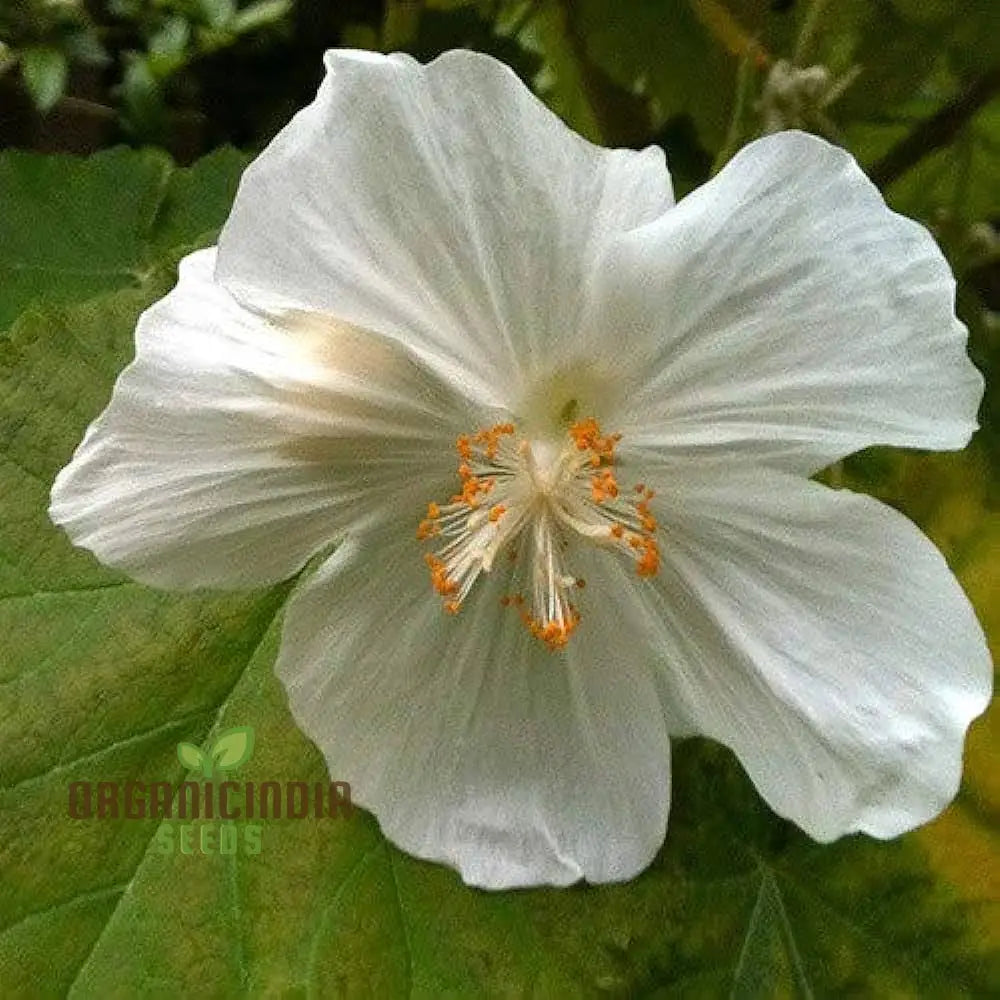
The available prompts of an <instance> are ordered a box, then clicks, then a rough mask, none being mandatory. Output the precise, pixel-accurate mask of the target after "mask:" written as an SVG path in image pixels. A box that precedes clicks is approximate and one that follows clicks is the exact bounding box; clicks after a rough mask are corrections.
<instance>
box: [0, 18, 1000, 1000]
mask: <svg viewBox="0 0 1000 1000" xmlns="http://www.w3.org/2000/svg"><path fill="white" fill-rule="evenodd" d="M338 45H346V46H354V47H366V48H372V49H382V50H386V51H389V50H397V49H402V50H405V51H408V52H411V53H413V54H414V55H416V56H418V57H420V58H422V59H428V58H431V57H433V56H434V55H435V54H437V53H438V52H441V51H443V50H445V49H448V48H453V47H468V48H473V49H479V50H482V51H486V52H489V53H491V54H493V55H495V56H497V57H498V58H500V59H502V60H503V61H504V62H506V63H507V64H509V65H510V66H512V67H513V68H514V69H515V71H516V72H517V73H518V74H520V76H521V77H522V78H523V79H524V80H525V81H526V82H527V83H528V84H529V85H530V86H532V87H533V88H534V90H535V91H536V93H538V94H539V95H540V96H541V97H542V99H543V100H545V101H546V102H547V103H548V104H549V105H550V106H551V107H552V108H553V109H554V110H555V111H556V112H557V113H558V114H559V115H560V116H561V117H562V118H563V119H564V120H566V121H567V122H568V123H569V124H570V125H571V126H572V127H573V128H575V129H577V130H578V131H579V132H581V133H583V134H584V135H585V136H587V137H588V138H590V139H592V140H594V141H596V142H600V143H603V144H607V145H628V146H643V145H646V144H648V143H658V144H660V145H661V146H662V147H663V148H664V149H665V151H666V153H667V157H668V162H669V164H670V168H671V172H672V174H673V177H674V182H675V186H676V188H677V191H678V194H684V193H685V192H687V191H689V190H690V189H691V188H692V187H694V186H696V185H698V184H700V183H703V182H704V181H705V180H706V179H708V178H709V177H710V176H711V175H712V173H713V171H714V170H717V169H718V168H719V167H720V166H721V165H722V164H724V163H725V161H726V160H727V159H728V158H729V156H731V155H732V153H733V152H735V151H736V150H737V149H738V148H739V147H740V146H741V145H742V144H744V143H746V142H747V141H749V140H751V139H753V138H754V137H756V136H758V135H761V134H763V133H764V132H767V131H772V130H776V129H780V128H786V127H799V128H806V129H809V130H812V131H815V132H818V133H820V134H823V135H825V136H827V137H828V138H830V139H832V140H833V141H835V142H839V143H841V144H843V145H844V146H846V147H847V148H848V149H849V150H851V151H852V152H853V153H854V155H855V156H856V157H857V158H858V160H859V161H860V162H861V164H862V166H863V167H864V168H865V169H866V170H867V171H868V173H869V174H870V176H872V178H873V179H874V180H875V181H876V183H878V184H879V186H880V187H881V189H882V190H883V192H884V194H885V195H886V198H887V199H888V201H889V203H890V204H891V205H892V206H893V207H894V208H896V209H897V210H899V211H901V212H903V213H905V214H907V215H911V216H913V217H915V218H918V219H920V220H921V221H922V222H923V223H924V224H925V225H927V226H928V227H929V228H930V229H931V230H932V232H933V233H934V234H935V236H936V237H937V239H938V241H939V242H940V244H941V246H942V247H943V249H944V251H945V253H946V254H947V256H948V258H949V260H950V261H951V264H952V266H953V268H954V270H955V273H956V277H957V281H958V285H957V288H958V291H957V301H958V309H959V313H960V315H961V316H962V318H963V319H964V321H965V322H966V323H967V324H968V326H969V329H970V350H971V352H972V354H973V357H974V359H975V361H976V363H977V364H978V365H979V366H980V368H981V369H982V370H983V371H984V373H985V374H986V376H987V393H986V398H985V400H984V403H983V409H982V413H981V423H982V425H983V429H982V430H981V432H980V433H979V434H978V435H977V437H976V439H975V440H974V442H973V444H972V446H971V447H970V448H969V449H967V450H966V451H965V452H963V453H961V454H949V455H924V454H919V453H902V452H897V451H891V450H885V449H873V450H871V451H869V452H865V453H863V454H861V455H858V456H854V457H852V458H850V459H848V460H846V461H845V462H844V463H842V465H841V466H839V467H837V468H835V469H832V470H829V472H828V473H827V478H828V480H830V481H831V482H833V483H835V484H839V485H847V486H852V487H855V488H859V489H863V490H865V491H867V492H870V493H873V494H874V495H876V496H878V497H880V498H881V499H883V500H885V501H886V502H888V503H891V504H893V505H894V506H896V507H898V508H899V509H901V510H903V511H904V512H905V513H907V514H908V515H909V516H910V517H912V518H913V519H914V520H915V521H917V522H918V523H919V524H920V525H921V527H922V528H923V529H924V530H925V531H926V532H927V533H928V534H929V535H930V536H931V537H932V538H933V539H934V541H935V542H936V543H937V544H938V545H939V546H940V547H941V549H942V551H943V552H944V553H945V555H946V557H947V558H948V560H949V562H950V564H951V566H952V567H953V569H954V570H955V571H956V573H957V574H958V575H959V577H960V579H961V580H962V583H963V585H964V586H965V588H966V590H967V592H968V593H969V595H970V597H971V599H972V600H973V603H974V604H975V606H976V609H977V612H978V613H979V616H980V619H981V620H982V622H983V624H984V627H985V628H986V630H987V633H988V634H989V636H990V639H991V643H992V647H993V650H994V655H995V656H996V653H997V652H998V650H1000V499H998V498H1000V491H998V488H1000V390H998V382H1000V379H998V377H997V376H998V373H1000V234H998V227H1000V98H998V95H1000V3H998V2H997V0H423V2H421V0H385V2H382V0H341V2H336V0H106V2H99V0H0V146H3V147H8V148H7V150H6V151H4V152H2V153H0V498H3V501H4V503H5V504H7V508H6V509H5V517H4V519H2V520H0V634H3V635H6V636H10V637H15V638H12V639H10V640H9V643H8V646H7V648H6V649H5V650H4V656H3V657H0V870H2V872H3V880H2V881H0V984H2V985H0V993H3V994H4V995H5V996H7V995H9V996H16V997H20V996H26V997H35V996H64V995H66V994H67V993H69V994H71V995H74V996H95V997H101V998H102V1000H103V998H105V997H109V996H138V995H143V996H144V995H156V996H160V995H162V996H202V995H205V996H223V997H225V996H235V995H245V994H255V995H256V994H259V995H268V996H279V995H280V996H322V995H334V996H341V995H356V996H367V995H379V996H396V995H409V994H411V993H413V994H417V995H427V996H444V995H449V996H480V995H482V996H493V995H509V996H522V995H533V996H555V997H560V996H590V995H605V996H606V995H612V996H656V997H666V996H680V997H687V996H706V997H714V996H726V995H733V996H739V997H766V996H789V997H791V996H794V997H808V996H878V997H883V996H889V997H896V996H905V997H911V996H912V997H938V996H942V997H945V996H988V995H1000V865H998V859H1000V779H998V775H1000V768H998V762H1000V713H998V712H997V710H996V709H995V708H994V709H993V710H991V711H990V712H989V713H987V715H986V716H985V717H984V718H982V719H980V720H979V721H978V722H977V723H976V724H975V725H974V727H973V729H972V732H971V735H970V739H969V744H968V750H967V760H966V773H965V777H964V780H963V785H962V790H961V792H960V794H959V797H958V799H957V801H956V803H955V804H954V805H953V806H952V808H950V809H949V810H948V811H947V812H946V813H945V814H944V815H943V816H942V817H941V818H940V819H938V820H937V821H936V822H934V823H932V824H930V825H929V826H927V827H926V828H924V829H922V830H920V831H917V832H916V833H914V834H912V835H910V836H908V837H904V838H901V840H899V841H897V842H894V843H893V844H888V845H886V844H878V843H875V842H873V841H869V840H867V839H866V838H847V839H846V840H845V841H842V842H840V843H839V844H837V845H835V846H832V847H824V848H818V847H816V846H815V845H812V844H810V843H809V842H808V840H807V838H804V837H803V836H802V835H801V834H799V833H798V832H797V831H795V830H794V829H792V828H791V827H789V826H788V825H787V824H784V823H782V822H781V821H780V820H778V819H777V818H776V817H774V816H773V815H771V814H770V813H769V812H768V811H767V810H766V808H765V807H764V806H763V805H762V804H761V803H760V801H759V799H758V798H757V796H756V795H755V793H754V792H753V790H752V787H751V786H749V784H748V782H747V781H746V779H745V778H744V777H743V776H742V774H741V773H740V771H739V769H738V768H737V767H736V766H735V765H734V764H733V762H732V760H731V758H730V757H729V756H728V755H727V754H725V753H723V752H721V751H719V750H718V749H717V748H711V747H706V746H704V745H702V744H700V743H699V742H697V741H693V742H691V743H687V744H685V745H683V746H681V747H680V749H679V752H678V754H677V759H676V774H675V781H674V789H675V806H674V809H673V811H672V814H671V826H670V831H669V833H668V838H667V844H666V846H665V848H664V851H663V852H662V853H661V856H660V857H659V858H658V859H657V862H656V864H655V865H654V866H653V868H651V869H650V871H649V872H647V873H646V874H644V875H643V876H642V877H641V878H639V879H637V880H636V881H635V882H634V883H631V884H629V885H627V886H620V887H602V888H600V889H587V890H583V889H581V890H573V891H571V892H562V893H559V892H545V891H537V892H531V893H519V894H512V895H504V896H502V897H497V896H486V895H484V894H480V893H474V892H472V891H470V890H466V889H464V887H462V886H461V885H460V884H459V883H458V880H457V879H456V878H455V876H454V875H453V874H452V873H450V872H446V871H444V870H443V869H438V868H435V867H433V866H426V865H422V864H421V863H419V862H415V861H413V860H412V859H409V858H406V857H405V856H402V855H400V854H399V853H398V852H396V851H394V849H392V848H391V847H390V846H388V845H386V844H385V843H384V842H382V841H381V840H380V838H379V835H378V832H377V828H376V827H375V825H374V824H373V823H371V822H370V821H368V820H366V819H362V820H361V821H359V823H358V824H354V825H351V826H350V827H345V828H344V829H343V830H341V829H340V828H338V830H337V832H336V834H335V835H334V834H332V833H330V832H329V831H327V830H325V829H320V828H319V827H318V826H315V825H313V824H305V823H304V824H299V825H298V826H295V825H294V824H293V826H292V827H287V826H286V827H281V826H280V824H277V825H275V828H274V830H273V831H272V830H270V829H269V830H267V831H265V834H266V836H265V841H266V842H269V843H271V845H272V847H271V849H270V851H269V853H268V854H267V857H266V859H265V858H263V857H262V858H261V859H258V860H259V863H258V864H255V865H251V864H249V862H248V863H246V864H245V865H244V866H243V870H242V871H241V872H240V871H237V872H236V873H235V874H234V872H233V871H232V870H231V869H230V868H229V867H227V865H228V863H227V862H226V860H225V859H220V858H218V857H216V858H204V857H203V858H174V859H158V858H156V857H155V856H153V855H151V854H150V852H149V849H148V848H149V843H150V839H151V837H152V834H153V832H154V830H155V824H153V826H152V827H150V826H149V825H148V824H142V823H135V822H133V823H131V824H127V823H123V824H115V825H110V828H109V826H108V825H106V826H105V827H99V826H92V827H87V828H84V827H83V826H79V825H78V826H76V827H71V825H68V824H67V823H66V821H65V819H64V818H63V817H64V808H65V807H64V801H63V794H64V783H65V780H67V777H68V776H75V777H76V778H78V779H81V780H132V779H134V778H136V777H137V776H139V777H140V780H141V777H142V776H143V775H145V776H146V779H147V780H148V779H149V778H153V779H155V780H159V779H160V778H164V777H166V776H168V775H173V778H174V780H180V779H181V778H182V777H183V775H182V773H181V772H180V771H179V770H178V769H177V763H176V758H175V756H174V747H175V744H176V742H177V741H178V740H179V739H185V740H191V741H194V742H198V741H199V740H201V739H206V740H207V739H209V738H210V736H211V732H212V731H213V728H217V727H218V726H220V725H221V726H225V725H238V724H245V723H247V724H253V725H255V726H256V728H257V732H258V740H259V744H260V747H261V751H260V757H261V760H260V761H259V762H258V763H259V768H260V770H259V772H258V775H257V776H260V775H263V776H264V777H266V778H267V779H271V780H279V779H282V778H291V779H300V778H303V777H307V776H312V778H313V779H314V780H320V779H321V778H322V777H323V775H324V773H325V772H324V767H323V764H322V761H321V760H320V759H319V758H318V756H317V754H316V752H315V749H314V748H312V747H310V746H309V745H307V743H306V741H304V740H303V739H302V737H301V736H300V735H298V734H297V732H296V730H295V728H294V725H293V724H292V722H291V720H290V717H289V716H288V713H287V708H286V706H285V703H284V699H283V695H282V693H281V691H280V689H279V687H278V685H277V683H276V681H275V680H274V678H273V676H272V675H271V662H272V660H273V655H274V649H275V645H276V640H277V630H276V626H275V625H274V620H275V615H276V614H277V613H278V611H280V606H281V604H282V603H283V601H284V598H285V596H286V594H287V591H286V590H285V589H282V588H278V590H276V591H274V592H271V593H269V594H264V595H253V596H251V597H240V598H236V597H234V598H226V599H221V598H219V599H217V598H214V597H212V598H204V599H202V598H200V597H184V598H180V597H174V596H170V595H162V594H158V593H156V592H152V591H148V590H146V589H145V588H141V587H138V586H137V585H134V584H131V583H128V582H127V581H123V580H122V579H121V578H120V577H117V576H116V575H115V574H112V573H109V572H107V571H105V570H103V569H102V568H100V567H97V566H96V565H95V564H94V563H93V562H92V561H91V560H89V557H87V556H86V555H85V554H82V553H80V552H77V551H74V550H72V549H71V548H70V547H69V546H68V544H67V543H66V541H65V539H64V538H63V537H62V536H61V535H59V534H58V533H57V532H55V530H54V529H53V528H52V527H51V525H50V524H49V523H48V521H47V518H46V515H45V507H46V503H47V494H48V486H49V484H50V483H51V480H52V477H53V476H54V474H55V472H56V471H57V470H58V469H59V468H60V466H61V465H62V464H63V463H64V462H65V461H66V459H67V458H68V456H69V454H70V453H71V451H72V448H73V447H74V446H75V444H76V443H77V442H78V441H79V438H80V435H81V434H82V432H83V429H84V428H85V426H86V425H87V423H88V422H89V420H91V419H93V417H94V416H96V415H97V413H98V412H99V411H100V409H101V407H102V406H103V405H104V402H105V401H106V399H107V396H108V394H109V392H110V387H111V383H112V381H113V378H114V377H115V375H116V374H117V372H118V371H119V370H120V368H121V366H122V365H123V364H124V363H125V362H126V361H127V360H128V359H129V357H130V354H131V350H132V347H131V339H132V331H133V328H134V323H135V318H136V316H137V315H138V313H139V311H140V310H141V309H142V308H143V307H144V306H145V305H147V304H148V303H149V302H151V301H153V300H154V299H155V298H156V297H157V296H159V295H161V294H163V292H164V291H165V290H166V289H167V288H168V287H169V286H170V284H171V283H172V281H173V277H174V266H175V263H176V260H177V258H178V257H179V256H180V255H181V254H182V253H183V252H184V251H186V250H189V249H191V248H192V247H194V246H198V245H204V244H205V243H208V242H211V241H212V240H213V239H214V236H215V234H216V232H217V231H218V227H219V226H220V225H221V223H222V222H223V220H224V219H225V215H226V212H227V211H228V207H229V204H230V202H231V199H232V196H233V193H234V190H235V185H236V183H237V181H238V178H239V174H240V172H241V170H242V168H243V167H244V166H245V164H246V162H247V161H248V158H249V156H250V155H252V154H253V152H254V151H255V150H258V149H259V148H261V147H262V146H263V145H264V144H265V143H266V142H267V141H268V140H269V139H270V138H271V136H273V134H274V133H275V132H276V131H277V130H278V129H279V128H280V127H281V126H282V125H283V124H284V123H285V122H286V121H287V120H288V118H289V117H290V116H291V115H292V114H293V113H294V112H295V111H296V110H297V109H298V108H300V107H302V106H303V105H304V104H306V103H308V102H309V101H310V100H311V99H312V97H313V95H314V93H315V90H316V87H317V85H318V83H319V80H320V77H321V73H322V65H321V56H322V53H323V51H324V50H325V49H327V48H329V47H332V46H338ZM120 144H125V145H127V146H132V147H135V148H134V149H133V150H128V149H126V150H110V151H109V150H107V148H106V147H112V146H116V145H120ZM220 147H225V148H220ZM21 150H23V151H28V152H20V151H21ZM56 153H59V154H78V155H82V154H96V155H93V156H91V157H90V158H89V159H77V158H75V157H68V156H56V155H51V154H56ZM276 609H277V610H276ZM109 692H111V693H110V694H109ZM249 777H250V778H253V777H255V775H254V774H253V773H251V774H250V775H249ZM279 828H280V829H279ZM272 834H273V837H272ZM267 838H272V839H271V840H270V841H268V840H267ZM195 871H196V872H197V873H198V874H197V876H196V877H194V878H193V877H192V872H195ZM234 901H235V902H234ZM234 907H235V909H234ZM227 914H228V916H227ZM234 940H236V941H237V942H238V947H237V946H235V945H233V941H234ZM234 949H235V950H234Z"/></svg>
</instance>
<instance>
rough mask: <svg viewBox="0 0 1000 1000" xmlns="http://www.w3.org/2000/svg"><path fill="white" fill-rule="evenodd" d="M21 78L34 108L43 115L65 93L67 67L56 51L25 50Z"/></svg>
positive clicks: (49, 49) (60, 53) (22, 55)
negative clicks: (33, 103)
mask: <svg viewBox="0 0 1000 1000" xmlns="http://www.w3.org/2000/svg"><path fill="white" fill-rule="evenodd" d="M21 76H22V77H23V78H24V85H25V86H26V87H27V88H28V93H29V94H30V95H31V99H32V101H34V102H35V107H36V108H38V110H39V111H41V112H42V113H43V114H44V113H45V112H46V111H48V110H49V109H50V108H51V107H52V106H53V105H54V104H55V103H56V101H58V100H59V98H60V97H62V95H63V94H64V93H65V91H66V80H67V77H68V76H69V65H68V63H67V62H66V56H65V55H64V54H63V53H62V52H60V51H59V50H58V49H51V48H44V47H40V48H30V49H25V50H24V51H23V52H22V53H21Z"/></svg>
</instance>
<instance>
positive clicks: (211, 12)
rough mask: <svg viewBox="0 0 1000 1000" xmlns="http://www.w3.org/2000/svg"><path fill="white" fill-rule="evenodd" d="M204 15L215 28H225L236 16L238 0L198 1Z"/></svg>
mask: <svg viewBox="0 0 1000 1000" xmlns="http://www.w3.org/2000/svg"><path fill="white" fill-rule="evenodd" d="M198 5H199V6H200V7H201V12H202V15H203V16H204V18H205V20H206V21H207V22H208V24H210V25H211V26H212V27H213V28H224V27H228V26H229V22H230V21H231V20H232V19H233V16H234V15H235V14H236V0H198Z"/></svg>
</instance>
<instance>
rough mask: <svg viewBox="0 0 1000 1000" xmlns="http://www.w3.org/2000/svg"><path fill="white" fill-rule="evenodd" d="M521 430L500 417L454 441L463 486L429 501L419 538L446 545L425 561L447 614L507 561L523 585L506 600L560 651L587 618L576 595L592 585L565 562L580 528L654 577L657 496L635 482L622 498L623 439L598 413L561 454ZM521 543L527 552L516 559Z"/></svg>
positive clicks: (574, 429) (574, 428) (573, 431)
mask: <svg viewBox="0 0 1000 1000" xmlns="http://www.w3.org/2000/svg"><path fill="white" fill-rule="evenodd" d="M515 435H516V429H515V427H514V424H512V423H498V424H494V425H493V426H492V427H487V428H483V429H481V430H478V431H476V432H475V433H472V434H462V435H460V436H459V437H458V438H457V439H456V441H455V450H456V452H457V455H458V463H457V473H458V480H459V484H458V492H456V493H454V494H453V495H452V496H451V497H450V499H449V500H448V502H447V503H444V502H442V503H441V504H438V503H434V502H431V503H429V504H428V505H427V513H426V516H425V517H424V518H423V519H422V520H421V521H420V523H419V525H418V526H417V538H418V539H419V540H421V541H427V540H430V539H434V540H435V542H434V544H435V545H440V547H439V548H437V550H436V551H435V552H431V553H428V554H426V555H425V556H424V559H425V562H426V564H427V568H428V570H429V572H430V577H431V586H432V587H433V588H434V590H435V592H436V593H437V594H439V595H440V596H441V597H442V598H443V601H442V604H443V606H444V610H445V611H446V612H447V613H448V614H457V612H458V611H459V610H460V608H461V605H462V603H463V602H464V600H465V597H466V595H467V594H468V593H469V592H470V589H471V588H472V587H473V585H474V584H475V581H476V578H477V577H478V576H479V574H480V573H488V572H491V571H495V570H497V568H498V566H503V568H502V569H500V572H509V573H510V574H511V576H512V579H521V578H522V575H523V579H524V583H525V585H526V589H525V590H524V592H523V593H518V592H509V593H507V594H506V595H505V596H503V597H501V598H500V604H501V605H502V606H504V607H513V608H514V609H515V610H516V611H517V613H518V617H519V618H520V619H521V622H522V623H523V624H524V626H525V628H526V629H527V630H528V632H530V633H531V635H532V636H534V638H536V639H538V641H539V642H542V643H544V645H545V646H546V647H547V648H548V649H549V650H551V651H558V650H561V649H563V648H565V646H566V645H567V643H568V642H569V639H570V637H571V636H572V635H573V633H574V632H575V631H576V629H577V627H578V626H579V624H580V620H581V614H580V612H579V610H578V609H577V607H576V606H575V604H574V603H573V596H572V591H574V590H583V589H584V588H585V587H586V581H584V580H583V579H582V578H580V577H575V576H573V574H572V573H569V572H566V568H564V566H563V559H564V553H565V552H567V551H569V542H570V539H571V538H572V537H574V533H576V532H578V533H579V534H580V535H581V536H582V537H583V538H589V539H593V540H596V541H600V540H601V539H606V542H605V544H606V545H608V547H613V548H616V549H617V550H618V551H619V552H620V553H622V554H625V555H627V556H628V557H629V558H630V561H632V562H634V564H635V567H636V572H637V573H638V575H639V576H641V577H650V576H653V575H655V574H656V573H657V572H658V571H659V568H660V549H659V545H658V543H657V541H656V540H655V538H654V534H655V532H656V530H657V520H656V517H655V516H654V515H653V511H652V506H651V501H652V499H653V497H654V493H653V491H652V490H651V489H649V488H648V487H647V486H646V485H645V483H637V484H635V486H634V487H633V491H630V492H629V493H628V494H624V495H623V494H622V489H621V487H620V486H619V481H618V476H617V473H618V472H619V471H620V469H616V468H615V466H616V464H617V463H616V455H615V452H616V449H617V447H618V443H619V441H620V440H621V435H620V434H605V433H604V432H603V431H602V430H601V427H600V424H598V422H597V420H596V419H595V418H594V417H587V418H585V419H583V420H578V421H576V422H575V423H573V424H572V425H570V427H569V429H568V435H569V441H568V442H566V443H565V445H564V447H563V448H562V449H561V451H560V450H553V448H552V447H551V446H552V443H553V442H551V441H540V442H538V444H536V443H535V442H534V441H531V440H528V439H525V440H519V439H517V438H516V437H514V436H515ZM511 437H514V440H510V438H511ZM490 494H493V496H492V497H490V500H489V501H487V499H486V498H487V497H488V496H489V495H490ZM507 515H509V516H507ZM525 526H528V527H527V531H524V532H523V535H522V531H523V529H524V527H525ZM605 532H606V534H605ZM522 537H523V539H524V541H522ZM438 539H440V541H438ZM522 546H527V550H526V554H527V555H528V557H529V558H527V559H526V560H523V561H520V562H519V561H518V559H517V556H518V553H519V550H520V552H521V554H525V550H524V549H523V548H522ZM504 556H507V557H508V558H509V560H510V566H509V568H507V566H506V565H505V563H506V560H504V559H503V557H504ZM501 560H503V561H502V562H501ZM525 594H527V595H528V596H527V597H525V596H524V595H525Z"/></svg>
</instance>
